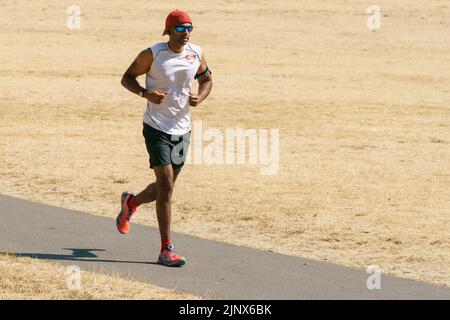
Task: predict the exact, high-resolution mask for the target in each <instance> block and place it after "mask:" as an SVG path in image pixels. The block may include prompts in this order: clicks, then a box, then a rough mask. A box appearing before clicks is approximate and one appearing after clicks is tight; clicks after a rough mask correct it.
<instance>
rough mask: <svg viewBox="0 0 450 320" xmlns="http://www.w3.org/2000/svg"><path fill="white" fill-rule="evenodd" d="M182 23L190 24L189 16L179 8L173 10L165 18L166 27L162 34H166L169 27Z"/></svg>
mask: <svg viewBox="0 0 450 320" xmlns="http://www.w3.org/2000/svg"><path fill="white" fill-rule="evenodd" d="M183 23H190V24H192V20H191V17H189V15H188V14H187V13H186V12H183V11H181V10H178V9H176V10H174V11H172V12H171V13H169V15H168V16H167V18H166V28H165V29H164V32H163V34H162V35H163V36H164V35H166V34H168V31H169V27H171V26H175V25H179V24H183Z"/></svg>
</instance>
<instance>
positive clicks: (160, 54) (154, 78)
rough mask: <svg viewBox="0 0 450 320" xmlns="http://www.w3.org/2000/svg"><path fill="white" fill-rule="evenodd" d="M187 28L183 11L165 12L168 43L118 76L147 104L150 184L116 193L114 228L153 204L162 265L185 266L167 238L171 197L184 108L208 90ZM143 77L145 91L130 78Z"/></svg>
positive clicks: (182, 143)
mask: <svg viewBox="0 0 450 320" xmlns="http://www.w3.org/2000/svg"><path fill="white" fill-rule="evenodd" d="M192 30H193V25H192V20H191V18H190V17H189V15H188V14H187V13H185V12H183V11H180V10H175V11H173V12H171V13H170V14H169V15H168V16H167V19H166V25H165V29H164V33H163V36H164V35H166V34H167V35H169V41H168V42H160V43H157V44H155V45H153V46H152V47H150V48H148V49H146V50H143V51H142V52H141V53H139V55H138V56H137V58H136V59H135V60H134V61H133V63H132V64H131V65H130V67H129V68H128V70H127V71H126V72H125V74H124V75H123V77H122V85H123V86H124V87H125V88H126V89H128V90H129V91H131V92H133V93H135V94H137V95H139V96H141V97H142V98H145V99H146V100H147V109H146V111H145V113H144V129H143V135H144V138H145V145H146V147H147V151H148V154H149V159H150V161H149V162H150V168H152V169H153V170H154V172H155V176H156V181H155V182H153V183H151V184H149V185H148V186H147V188H145V190H143V191H142V192H140V193H139V194H137V195H134V194H132V193H129V192H124V193H122V197H121V210H120V213H119V215H118V216H117V219H116V225H117V229H118V230H119V232H120V233H128V231H129V229H130V218H131V216H132V215H133V213H135V212H136V209H137V207H139V206H140V205H141V204H144V203H150V202H153V201H156V215H157V218H158V225H159V231H160V234H161V252H160V254H159V257H158V263H160V264H163V265H166V266H182V265H184V264H185V263H186V260H185V258H184V257H182V256H179V255H177V254H176V253H175V247H174V244H173V242H172V241H171V238H170V221H171V196H172V191H173V188H174V183H175V180H176V179H177V177H178V175H179V174H180V171H181V168H182V167H183V165H184V161H185V159H186V153H187V150H188V149H187V148H188V145H189V141H190V133H191V118H190V114H189V106H192V107H196V106H198V105H199V104H200V103H201V102H202V101H203V100H205V99H206V97H207V96H208V95H209V93H210V92H211V88H212V78H211V72H210V71H209V69H208V66H207V65H206V59H205V55H204V54H203V53H202V50H201V48H200V47H199V46H196V45H194V44H192V43H189V37H190V33H191V32H192ZM143 74H146V79H145V85H146V88H145V89H144V88H142V87H141V86H140V85H139V83H138V81H137V80H136V78H137V77H138V76H140V75H143ZM194 79H197V80H198V83H199V88H198V93H193V92H192V91H191V87H192V81H193V80H194Z"/></svg>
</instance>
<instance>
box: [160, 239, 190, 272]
mask: <svg viewBox="0 0 450 320" xmlns="http://www.w3.org/2000/svg"><path fill="white" fill-rule="evenodd" d="M158 263H159V264H162V265H164V266H168V267H180V266H182V265H184V264H185V263H186V259H185V258H184V257H181V256H179V255H177V254H176V253H175V246H174V244H173V243H171V242H170V243H168V244H167V246H166V248H165V249H164V250H163V251H162V252H161V253H160V254H159V257H158Z"/></svg>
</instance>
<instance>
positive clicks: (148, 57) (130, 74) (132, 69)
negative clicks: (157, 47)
mask: <svg viewBox="0 0 450 320" xmlns="http://www.w3.org/2000/svg"><path fill="white" fill-rule="evenodd" d="M152 63H153V54H152V51H151V50H150V49H146V50H143V51H141V52H140V53H139V55H138V56H137V57H136V59H134V61H133V63H132V64H131V65H130V66H129V67H128V69H127V71H125V73H124V74H123V76H122V81H121V83H122V85H123V86H124V87H125V88H127V89H128V90H129V91H131V92H133V93H135V94H139V93H140V92H142V91H143V92H145V93H144V97H145V98H146V99H147V100H149V101H151V102H153V103H156V104H160V103H161V101H162V100H163V99H164V96H165V95H166V92H164V91H162V90H155V91H152V92H149V91H146V89H145V88H142V87H141V85H140V84H139V82H138V81H137V80H136V78H137V77H139V76H140V75H143V74H146V73H147V72H148V71H150V68H151V66H152Z"/></svg>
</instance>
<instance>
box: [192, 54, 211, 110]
mask: <svg viewBox="0 0 450 320" xmlns="http://www.w3.org/2000/svg"><path fill="white" fill-rule="evenodd" d="M195 78H196V79H197V81H198V85H199V86H198V93H197V94H194V93H189V105H191V106H193V107H195V106H198V105H199V104H200V103H201V102H202V101H203V100H205V99H206V97H207V96H208V95H209V93H210V92H211V89H212V77H211V71H210V70H209V68H208V65H207V64H206V59H205V55H204V54H202V61H201V63H200V67H199V68H198V70H197V74H196V75H195Z"/></svg>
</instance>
